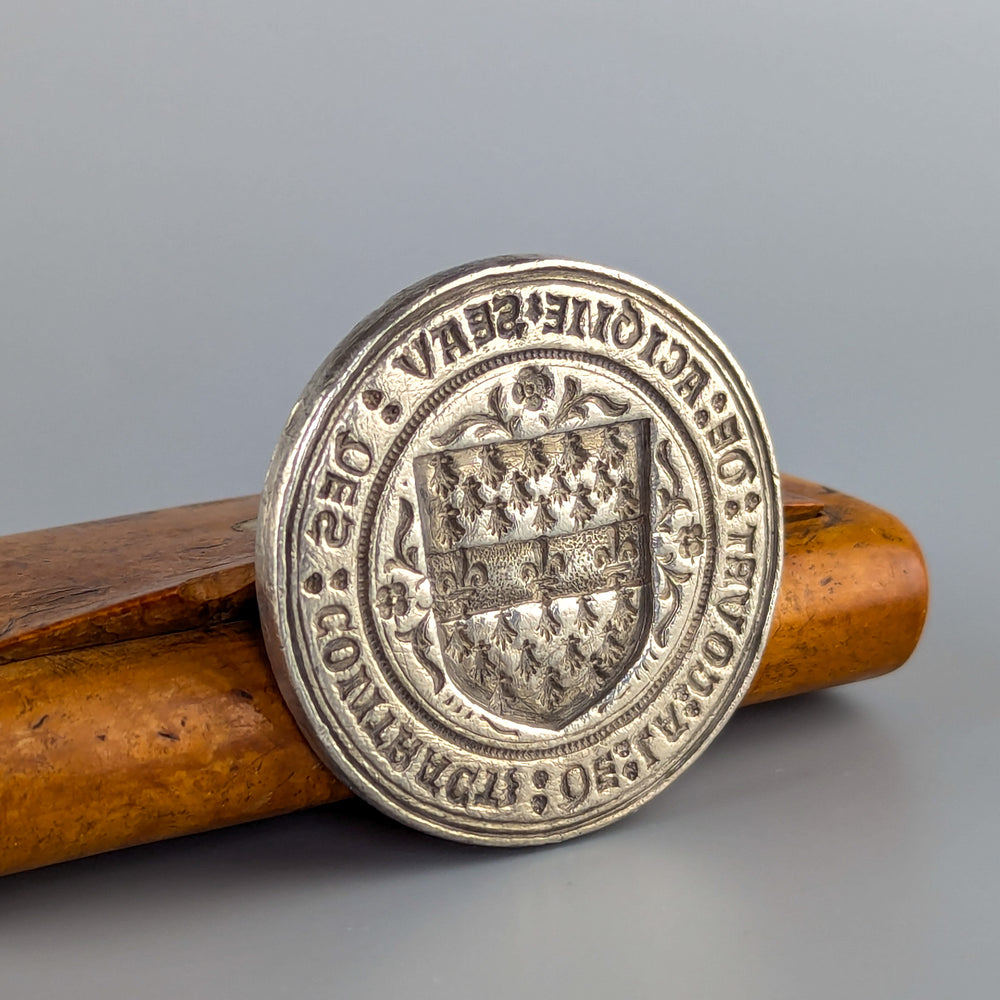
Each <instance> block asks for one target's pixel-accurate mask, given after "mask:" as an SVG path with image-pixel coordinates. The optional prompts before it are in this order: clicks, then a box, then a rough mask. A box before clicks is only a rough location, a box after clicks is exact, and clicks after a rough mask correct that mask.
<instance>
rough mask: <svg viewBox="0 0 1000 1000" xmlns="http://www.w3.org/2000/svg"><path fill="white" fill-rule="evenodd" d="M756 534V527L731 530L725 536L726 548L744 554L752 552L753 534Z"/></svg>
mask: <svg viewBox="0 0 1000 1000" xmlns="http://www.w3.org/2000/svg"><path fill="white" fill-rule="evenodd" d="M756 534H757V528H756V527H751V528H750V530H749V531H745V532H740V531H732V532H730V533H729V535H728V536H727V537H726V548H727V549H735V550H738V551H740V552H743V553H745V554H746V555H752V554H753V545H754V536H755V535H756Z"/></svg>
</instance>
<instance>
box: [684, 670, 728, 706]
mask: <svg viewBox="0 0 1000 1000" xmlns="http://www.w3.org/2000/svg"><path fill="white" fill-rule="evenodd" d="M721 680H722V674H720V673H717V672H716V671H715V670H713V669H712V668H711V667H708V666H706V665H705V664H704V663H702V662H701V661H699V662H697V663H696V664H695V665H694V666H693V667H691V669H690V670H689V671H688V672H687V682H688V684H689V685H690V686H691V687H692V688H693V689H694V691H695V692H696V693H697V694H700V695H701V696H702V697H703V698H704V697H707V696H708V695H710V694H711V693H712V692H713V691H714V690H715V685H716V684H718V683H719V681H721Z"/></svg>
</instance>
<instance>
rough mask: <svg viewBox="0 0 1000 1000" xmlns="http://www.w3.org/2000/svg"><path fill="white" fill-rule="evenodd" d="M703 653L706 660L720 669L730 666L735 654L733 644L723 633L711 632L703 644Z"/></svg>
mask: <svg viewBox="0 0 1000 1000" xmlns="http://www.w3.org/2000/svg"><path fill="white" fill-rule="evenodd" d="M701 651H702V653H703V654H704V656H705V659H706V660H708V661H709V662H710V663H711V664H712V665H713V666H715V667H719V669H722V668H723V667H727V666H729V661H730V660H731V659H732V658H733V652H734V650H733V644H732V643H731V642H730V641H729V640H728V639H727V638H726V637H725V636H724V635H723V634H722V633H721V632H710V633H709V634H708V635H707V636H706V637H705V641H704V642H703V643H702V644H701Z"/></svg>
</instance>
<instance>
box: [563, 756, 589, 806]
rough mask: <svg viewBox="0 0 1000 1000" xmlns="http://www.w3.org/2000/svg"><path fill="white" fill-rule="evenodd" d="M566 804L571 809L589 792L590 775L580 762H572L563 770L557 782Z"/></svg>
mask: <svg viewBox="0 0 1000 1000" xmlns="http://www.w3.org/2000/svg"><path fill="white" fill-rule="evenodd" d="M559 787H560V788H561V789H562V793H563V798H564V799H565V800H566V806H567V808H569V809H572V808H573V807H574V806H578V805H579V804H580V803H581V802H583V800H584V799H585V798H586V797H587V796H588V795H589V794H590V775H589V774H588V773H587V769H586V768H585V767H584V766H583V765H582V764H573V765H571V766H570V767H568V768H566V770H565V771H563V775H562V780H561V781H560V782H559Z"/></svg>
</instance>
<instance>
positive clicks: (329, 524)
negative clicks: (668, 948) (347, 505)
mask: <svg viewBox="0 0 1000 1000" xmlns="http://www.w3.org/2000/svg"><path fill="white" fill-rule="evenodd" d="M352 527H354V519H353V518H352V517H351V515H350V514H345V513H342V512H341V511H336V510H321V511H320V512H319V513H318V514H317V515H316V516H315V517H314V518H313V519H312V524H310V525H309V528H308V530H307V531H306V534H307V535H308V536H309V537H310V538H311V539H312V540H313V542H315V543H316V544H317V545H319V544H320V543H322V544H323V545H326V546H328V547H329V548H331V549H339V548H340V547H341V546H342V545H343V544H344V543H345V542H346V541H347V539H348V537H349V536H350V534H351V528H352Z"/></svg>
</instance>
